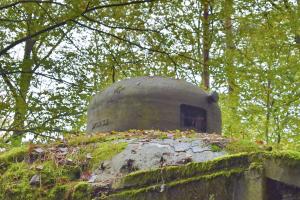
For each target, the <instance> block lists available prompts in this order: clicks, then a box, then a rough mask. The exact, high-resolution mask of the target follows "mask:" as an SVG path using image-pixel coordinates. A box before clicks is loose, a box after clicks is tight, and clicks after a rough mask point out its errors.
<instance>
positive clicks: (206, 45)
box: [202, 0, 210, 90]
mask: <svg viewBox="0 0 300 200" xmlns="http://www.w3.org/2000/svg"><path fill="white" fill-rule="evenodd" d="M202 8H203V17H202V26H203V35H202V40H203V48H202V54H203V69H202V85H203V87H204V89H206V90H209V88H210V73H209V50H210V36H209V0H203V1H202Z"/></svg>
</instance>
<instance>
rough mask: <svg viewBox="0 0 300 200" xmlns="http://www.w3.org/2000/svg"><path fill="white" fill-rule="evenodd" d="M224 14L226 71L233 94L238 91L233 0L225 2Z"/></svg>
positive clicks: (230, 92)
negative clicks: (235, 65) (234, 60)
mask: <svg viewBox="0 0 300 200" xmlns="http://www.w3.org/2000/svg"><path fill="white" fill-rule="evenodd" d="M224 14H225V20H224V21H225V23H224V28H225V40H226V50H225V59H226V62H225V71H226V76H227V85H228V91H229V94H233V93H234V92H235V91H236V83H235V67H234V62H233V59H234V55H233V54H234V49H235V46H234V42H233V31H232V19H231V17H232V15H233V0H225V4H224Z"/></svg>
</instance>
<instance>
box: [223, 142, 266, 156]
mask: <svg viewBox="0 0 300 200" xmlns="http://www.w3.org/2000/svg"><path fill="white" fill-rule="evenodd" d="M225 150H226V151H227V152H229V153H231V154H235V153H241V152H258V151H261V150H262V149H261V148H260V147H259V145H257V144H256V143H253V142H251V141H249V140H236V141H232V142H230V143H229V144H227V145H226V148H225Z"/></svg>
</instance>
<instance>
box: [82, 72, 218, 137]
mask: <svg viewBox="0 0 300 200" xmlns="http://www.w3.org/2000/svg"><path fill="white" fill-rule="evenodd" d="M217 102H218V95H217V93H212V94H207V93H206V92H205V91H203V90H202V89H200V88H199V87H197V86H195V85H193V84H191V83H188V82H186V81H184V80H178V79H171V78H162V77H137V78H131V79H126V80H122V81H119V82H117V83H114V84H112V85H111V86H110V87H108V88H107V89H105V90H104V91H102V92H100V93H98V94H96V95H95V96H94V97H93V99H92V101H91V103H90V105H89V108H88V124H87V132H89V133H91V132H100V131H126V130H129V129H160V130H175V129H178V130H195V131H197V132H206V133H219V134H220V133H221V112H220V109H219V106H218V104H217Z"/></svg>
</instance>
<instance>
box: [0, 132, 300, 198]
mask: <svg viewBox="0 0 300 200" xmlns="http://www.w3.org/2000/svg"><path fill="white" fill-rule="evenodd" d="M151 134H152V132H151V133H148V132H147V133H145V134H144V132H136V131H130V132H126V133H122V134H120V133H116V132H110V133H106V134H96V135H90V136H88V137H87V136H77V137H72V138H65V140H64V141H62V142H54V143H51V144H29V145H24V146H22V147H18V148H12V149H9V150H7V151H5V152H2V153H0V172H1V176H0V199H1V200H2V199H3V200H10V199H12V200H15V199H17V200H18V199H20V200H27V199H28V200H29V199H30V200H31V199H33V200H35V199H41V200H43V199H45V200H46V199H53V200H56V199H57V200H61V199H62V200H63V199H66V200H75V199H84V200H89V199H113V200H115V199H116V200H117V199H118V200H123V199H124V200H126V199H128V200H129V199H130V200H134V199H137V200H140V199H141V200H143V199H145V200H160V199H162V200H164V199H166V200H167V199H172V200H173V199H174V200H177V199H178V200H179V199H180V200H181V199H186V200H189V199H201V200H202V199H203V200H227V199H228V200H271V199H272V198H273V197H274V196H272V195H270V194H268V191H270V185H268V184H269V183H270V182H271V183H272V184H274V185H277V186H276V190H278V191H279V192H278V193H280V194H282V195H281V196H282V198H281V197H280V198H278V199H284V197H283V196H284V195H285V196H287V193H288V192H289V191H293V193H291V194H289V195H290V196H289V197H291V198H290V199H293V198H294V197H293V195H294V194H297V195H298V194H300V192H297V191H300V182H299V180H300V153H299V152H295V151H269V152H268V151H264V148H257V146H255V145H253V144H247V148H245V145H244V142H243V145H242V146H243V149H242V150H241V149H240V148H239V146H240V145H239V143H238V142H234V143H231V146H229V149H231V150H230V152H232V153H234V154H231V155H226V156H223V157H220V158H217V159H214V160H211V161H207V162H202V163H194V162H190V163H188V164H184V165H181V166H167V167H162V168H158V169H152V170H144V171H136V172H133V173H130V174H128V175H126V176H123V177H122V176H121V177H120V179H118V180H119V181H117V182H115V183H114V184H113V185H108V187H106V188H103V187H97V184H95V183H93V184H91V183H90V182H89V180H90V178H91V174H92V173H93V172H94V170H95V169H98V168H101V167H103V166H102V164H101V163H103V161H107V160H110V159H111V158H112V157H114V156H115V155H117V154H119V153H120V152H122V151H123V150H124V149H125V148H126V147H127V143H126V142H124V141H126V137H130V138H132V137H138V138H144V137H146V136H145V135H147V137H149V135H150V136H151V137H154V136H155V137H154V138H165V137H166V136H167V134H168V133H167V134H166V133H161V132H153V134H152V135H151ZM175 134H179V135H181V134H182V132H180V133H174V136H175ZM192 135H194V133H193V134H192ZM172 137H173V136H172ZM225 149H226V148H225ZM238 149H240V150H238ZM239 151H243V153H236V152H239ZM33 177H35V179H34V178H33ZM272 181H276V184H275V183H273V182H272ZM282 185H283V186H282ZM266 188H267V189H266ZM295 191H296V192H295ZM294 199H295V198H294ZM272 200H274V198H273V199H272Z"/></svg>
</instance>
